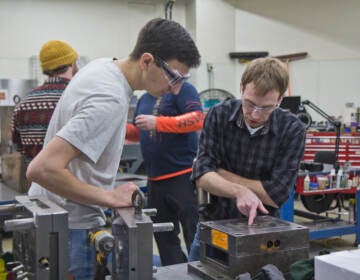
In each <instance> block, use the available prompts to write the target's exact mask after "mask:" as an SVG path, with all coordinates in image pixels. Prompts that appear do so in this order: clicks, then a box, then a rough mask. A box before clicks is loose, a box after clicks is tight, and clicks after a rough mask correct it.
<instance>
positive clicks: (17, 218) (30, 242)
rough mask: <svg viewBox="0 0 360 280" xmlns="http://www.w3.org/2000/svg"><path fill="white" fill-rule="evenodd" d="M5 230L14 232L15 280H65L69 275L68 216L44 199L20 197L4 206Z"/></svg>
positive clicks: (13, 267)
mask: <svg viewBox="0 0 360 280" xmlns="http://www.w3.org/2000/svg"><path fill="white" fill-rule="evenodd" d="M0 215H1V217H6V220H5V221H2V222H3V230H4V231H8V232H10V231H11V232H13V255H14V262H13V263H11V264H8V266H9V267H8V270H11V272H12V273H13V274H15V277H16V278H15V279H29V280H48V279H52V280H63V279H67V274H68V238H69V236H68V213H67V211H65V210H64V209H62V208H61V207H59V206H58V205H56V204H55V203H54V202H52V201H50V200H48V199H46V198H44V197H31V198H30V197H28V196H16V197H15V203H13V204H7V205H2V206H0Z"/></svg>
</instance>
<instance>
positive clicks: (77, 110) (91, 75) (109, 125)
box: [29, 58, 132, 229]
mask: <svg viewBox="0 0 360 280" xmlns="http://www.w3.org/2000/svg"><path fill="white" fill-rule="evenodd" d="M131 94H132V89H131V88H130V85H129V83H128V82H127V80H126V79H125V77H124V76H123V75H122V73H121V72H120V70H119V68H118V67H117V66H116V65H115V63H114V61H113V60H112V59H111V58H101V59H96V60H94V61H92V62H90V63H89V64H87V65H86V66H85V67H84V68H82V69H81V70H80V71H79V72H78V73H77V74H76V75H75V76H74V77H73V79H72V80H71V82H70V83H69V85H68V86H67V88H66V90H65V91H64V93H63V95H62V97H61V98H60V100H59V103H58V104H57V106H56V109H55V111H54V113H53V116H52V118H51V121H50V124H49V127H48V131H47V133H46V137H45V142H44V145H46V144H47V143H48V142H49V141H50V140H51V139H52V138H53V137H54V136H55V135H57V136H59V137H61V138H62V139H64V140H66V141H67V142H69V143H70V144H71V145H73V146H75V147H76V148H77V149H79V150H80V151H81V152H82V155H81V156H79V157H78V158H75V159H73V160H72V161H71V162H70V164H69V165H68V169H69V170H70V172H71V173H73V174H74V175H75V177H77V178H78V179H79V180H80V181H83V182H86V183H88V184H91V185H94V186H97V187H99V188H103V189H111V188H113V186H114V181H115V177H116V173H117V170H118V166H119V161H120V157H121V153H122V148H123V145H124V139H125V132H126V121H127V114H128V106H129V101H130V97H131ZM50 160H51V159H49V161H50ZM39 194H41V195H46V196H47V197H48V198H49V199H51V200H53V201H55V202H56V203H58V204H59V205H61V206H62V207H63V208H64V209H66V210H67V211H69V228H71V229H88V228H94V227H97V226H102V225H104V224H105V215H104V212H103V209H101V208H100V207H98V206H95V205H83V204H78V203H75V202H73V201H71V200H67V199H65V198H63V197H60V196H58V195H55V194H53V193H51V192H49V191H47V190H46V189H44V188H42V187H41V186H39V185H38V184H36V183H33V184H32V185H31V187H30V190H29V195H39Z"/></svg>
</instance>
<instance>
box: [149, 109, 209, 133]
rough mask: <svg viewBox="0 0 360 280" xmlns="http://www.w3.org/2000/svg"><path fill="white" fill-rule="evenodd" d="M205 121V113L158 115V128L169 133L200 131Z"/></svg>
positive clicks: (159, 130)
mask: <svg viewBox="0 0 360 280" xmlns="http://www.w3.org/2000/svg"><path fill="white" fill-rule="evenodd" d="M203 123H204V113H203V112H201V111H195V112H189V113H185V114H183V115H179V116H172V117H169V116H160V117H156V130H157V131H158V132H167V133H188V132H193V131H198V130H200V129H201V128H202V126H203Z"/></svg>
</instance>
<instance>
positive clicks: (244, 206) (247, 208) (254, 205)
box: [236, 188, 269, 226]
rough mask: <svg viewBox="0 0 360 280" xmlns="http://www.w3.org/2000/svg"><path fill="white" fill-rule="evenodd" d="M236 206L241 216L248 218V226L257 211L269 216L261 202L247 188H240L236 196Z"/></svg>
mask: <svg viewBox="0 0 360 280" xmlns="http://www.w3.org/2000/svg"><path fill="white" fill-rule="evenodd" d="M236 206H237V208H238V209H239V211H240V212H241V213H242V214H243V215H245V216H247V217H248V218H249V220H248V225H249V226H250V225H252V224H253V222H254V219H255V217H256V214H257V210H258V209H259V211H260V212H262V213H264V214H269V212H268V211H267V210H266V208H265V207H264V205H263V204H262V202H261V200H260V199H259V198H258V197H257V196H256V195H255V194H254V193H253V192H252V191H251V190H249V189H247V188H242V189H241V191H240V192H239V194H238V195H237V196H236Z"/></svg>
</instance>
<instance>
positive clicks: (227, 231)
mask: <svg viewBox="0 0 360 280" xmlns="http://www.w3.org/2000/svg"><path fill="white" fill-rule="evenodd" d="M247 223H248V220H247V219H245V218H244V219H230V220H219V221H209V222H202V223H201V224H200V250H201V251H200V256H201V257H200V261H201V262H202V264H203V265H204V266H205V267H206V266H211V267H212V268H215V269H216V270H219V271H220V272H223V273H224V274H225V275H229V276H230V277H236V276H237V275H239V274H241V273H244V272H249V273H250V274H251V275H254V274H256V273H257V272H259V271H260V270H261V267H262V266H264V265H266V264H273V265H275V266H277V267H278V268H279V269H280V270H281V271H282V272H283V273H284V274H286V273H287V272H288V270H289V267H290V265H291V264H292V263H293V262H295V261H297V260H299V259H301V258H308V253H309V231H308V229H307V228H306V227H304V226H301V225H297V224H294V223H291V222H287V221H284V220H280V219H278V218H274V217H271V216H258V217H256V219H255V221H254V224H253V225H251V226H248V225H247Z"/></svg>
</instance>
